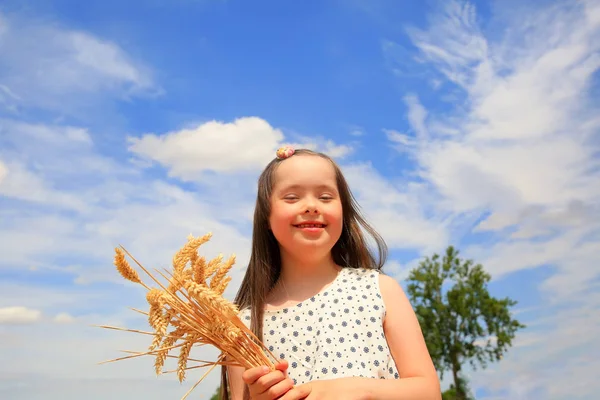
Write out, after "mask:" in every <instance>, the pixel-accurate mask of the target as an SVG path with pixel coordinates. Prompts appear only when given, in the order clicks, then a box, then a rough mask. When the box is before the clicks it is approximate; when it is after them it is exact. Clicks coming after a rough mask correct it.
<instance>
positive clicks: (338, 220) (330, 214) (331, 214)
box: [323, 205, 344, 233]
mask: <svg viewBox="0 0 600 400" xmlns="http://www.w3.org/2000/svg"><path fill="white" fill-rule="evenodd" d="M323 214H324V216H325V218H326V219H327V221H328V222H329V226H330V227H331V228H333V230H334V231H336V232H337V231H339V232H340V233H341V231H342V227H343V223H344V215H343V213H342V207H341V205H340V206H338V207H332V208H330V209H326V210H325V211H324V213H323Z"/></svg>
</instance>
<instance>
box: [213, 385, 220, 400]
mask: <svg viewBox="0 0 600 400" xmlns="http://www.w3.org/2000/svg"><path fill="white" fill-rule="evenodd" d="M220 392H221V387H220V386H218V387H217V391H216V392H215V394H213V395H212V397H211V398H210V400H219V395H220V394H221V393H220Z"/></svg>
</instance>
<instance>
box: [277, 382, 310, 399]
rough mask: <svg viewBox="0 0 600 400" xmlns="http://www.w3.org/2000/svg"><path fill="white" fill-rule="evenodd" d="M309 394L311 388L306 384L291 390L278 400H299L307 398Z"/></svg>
mask: <svg viewBox="0 0 600 400" xmlns="http://www.w3.org/2000/svg"><path fill="white" fill-rule="evenodd" d="M310 392H311V386H310V384H308V383H305V384H304V385H300V386H296V387H295V388H293V389H292V390H290V391H288V392H287V393H286V394H285V395H284V396H283V397H281V398H280V399H279V400H300V399H304V398H306V397H308V395H310Z"/></svg>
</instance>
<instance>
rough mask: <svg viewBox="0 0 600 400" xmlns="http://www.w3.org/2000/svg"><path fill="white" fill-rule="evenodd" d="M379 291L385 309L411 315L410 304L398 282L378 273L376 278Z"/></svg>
mask: <svg viewBox="0 0 600 400" xmlns="http://www.w3.org/2000/svg"><path fill="white" fill-rule="evenodd" d="M378 281H379V291H380V292H381V297H382V298H383V303H384V304H385V306H386V309H395V310H397V312H400V313H407V312H408V313H412V312H413V309H412V305H411V304H410V302H409V300H408V297H407V296H406V293H404V289H402V286H401V285H400V284H399V283H398V281H397V280H396V279H394V278H392V277H391V276H389V275H385V274H383V273H380V274H379V276H378Z"/></svg>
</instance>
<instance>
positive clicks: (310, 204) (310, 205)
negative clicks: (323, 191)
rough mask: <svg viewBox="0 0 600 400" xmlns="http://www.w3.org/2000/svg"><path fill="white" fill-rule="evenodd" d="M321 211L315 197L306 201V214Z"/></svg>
mask: <svg viewBox="0 0 600 400" xmlns="http://www.w3.org/2000/svg"><path fill="white" fill-rule="evenodd" d="M318 212H319V210H317V204H316V202H315V201H314V200H313V199H310V200H307V201H306V210H305V211H304V213H305V214H310V213H315V214H317V213H318Z"/></svg>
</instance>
